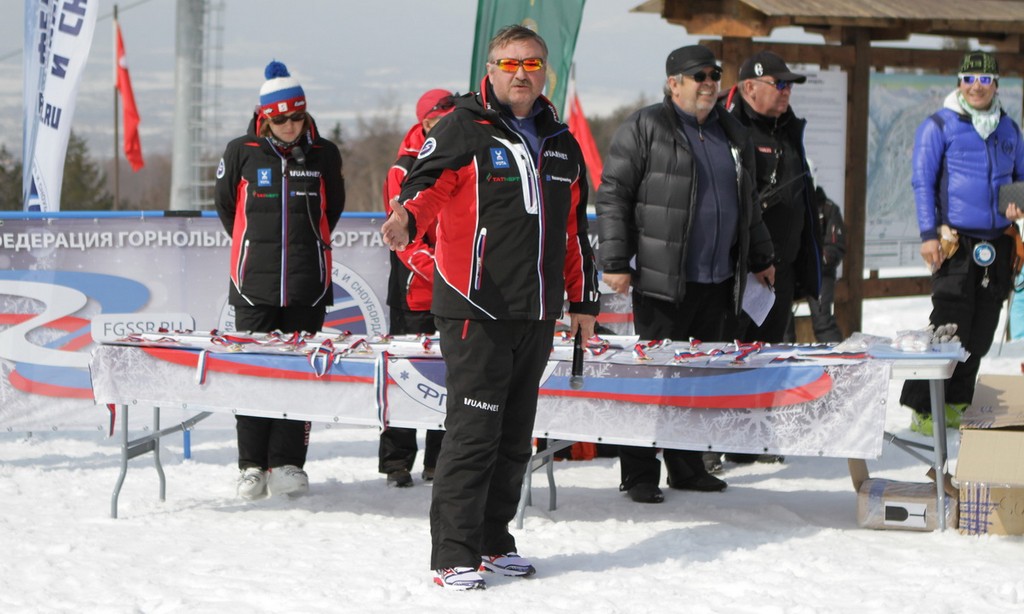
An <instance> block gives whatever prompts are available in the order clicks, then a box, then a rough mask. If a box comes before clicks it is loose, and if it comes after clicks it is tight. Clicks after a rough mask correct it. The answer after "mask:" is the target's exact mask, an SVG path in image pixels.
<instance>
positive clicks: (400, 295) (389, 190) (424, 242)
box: [384, 123, 437, 311]
mask: <svg viewBox="0 0 1024 614" xmlns="http://www.w3.org/2000/svg"><path fill="white" fill-rule="evenodd" d="M426 138H427V137H426V135H424V134H423V125H422V124H419V123H416V124H415V125H413V127H412V128H410V129H409V132H407V133H406V135H405V138H404V139H402V144H401V145H400V146H399V148H398V158H397V159H396V160H395V163H394V164H393V165H391V168H390V169H389V170H388V174H387V177H385V179H384V211H385V212H387V213H389V214H390V213H391V205H390V204H388V203H390V202H391V199H392V198H394V197H396V196H398V195H399V194H400V193H401V192H402V182H403V181H405V178H406V176H407V175H408V174H409V169H411V168H412V165H413V163H414V162H416V155H417V154H418V153H419V152H420V147H422V146H423V141H425V140H426ZM436 242H437V238H436V236H435V232H434V227H433V226H432V227H430V228H428V229H427V231H426V232H425V233H424V235H423V237H422V238H420V239H417V240H415V241H412V242H411V243H409V246H408V247H406V248H405V249H404V250H402V251H393V252H391V276H390V277H389V278H388V305H390V306H391V307H394V308H397V309H405V310H407V311H430V300H431V296H432V295H433V294H434V292H433V287H434V243H436Z"/></svg>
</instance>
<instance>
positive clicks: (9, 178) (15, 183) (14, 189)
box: [0, 145, 23, 211]
mask: <svg viewBox="0 0 1024 614" xmlns="http://www.w3.org/2000/svg"><path fill="white" fill-rule="evenodd" d="M21 169H22V166H21V161H20V160H17V159H15V157H14V156H13V155H11V152H9V151H7V146H6V145H0V211H21V208H22V206H23V205H22V202H21Z"/></svg>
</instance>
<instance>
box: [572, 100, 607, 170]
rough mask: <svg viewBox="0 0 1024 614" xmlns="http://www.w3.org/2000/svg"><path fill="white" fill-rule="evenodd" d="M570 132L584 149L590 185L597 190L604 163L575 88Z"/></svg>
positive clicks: (584, 159)
mask: <svg viewBox="0 0 1024 614" xmlns="http://www.w3.org/2000/svg"><path fill="white" fill-rule="evenodd" d="M569 132H571V133H572V135H573V136H574V137H576V141H578V142H579V144H580V149H582V150H583V161H584V162H586V163H587V174H588V175H590V186H591V187H592V188H593V189H595V190H596V189H597V188H598V187H599V186H600V185H601V171H602V170H604V164H603V163H602V162H601V154H600V153H599V152H598V151H597V143H595V142H594V135H593V134H591V133H590V123H588V122H587V116H586V115H584V114H583V107H582V106H580V97H579V96H578V95H577V94H576V90H575V88H573V92H572V99H571V101H570V103H569Z"/></svg>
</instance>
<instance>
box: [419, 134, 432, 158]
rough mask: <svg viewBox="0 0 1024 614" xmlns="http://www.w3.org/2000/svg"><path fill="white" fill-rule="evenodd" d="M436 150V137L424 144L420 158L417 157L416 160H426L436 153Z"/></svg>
mask: <svg viewBox="0 0 1024 614" xmlns="http://www.w3.org/2000/svg"><path fill="white" fill-rule="evenodd" d="M435 149H437V141H436V140H435V139H434V137H430V138H428V139H427V140H426V141H425V142H424V143H423V147H420V153H419V155H418V156H416V158H417V159H419V160H422V159H423V158H426V157H427V156H429V155H430V154H432V153H434V150H435Z"/></svg>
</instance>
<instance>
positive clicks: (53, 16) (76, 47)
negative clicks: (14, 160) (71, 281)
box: [22, 0, 100, 211]
mask: <svg viewBox="0 0 1024 614" xmlns="http://www.w3.org/2000/svg"><path fill="white" fill-rule="evenodd" d="M99 4H100V3H99V0H25V54H24V55H25V88H24V92H25V94H24V116H25V124H24V130H25V132H24V137H23V149H22V151H23V152H24V154H25V157H24V160H25V165H24V171H23V172H24V174H23V176H22V186H23V188H22V190H23V192H22V193H23V196H24V198H23V202H24V208H25V210H26V211H58V210H60V189H61V181H62V179H63V174H64V157H65V155H66V154H67V148H68V138H69V136H70V135H71V119H72V118H73V117H74V114H75V98H76V97H77V94H78V85H79V82H80V81H81V77H82V71H83V70H84V69H85V63H86V61H87V60H88V58H89V49H90V48H91V47H92V36H93V32H94V31H95V30H96V16H97V14H98V13H99V8H100V7H99Z"/></svg>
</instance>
